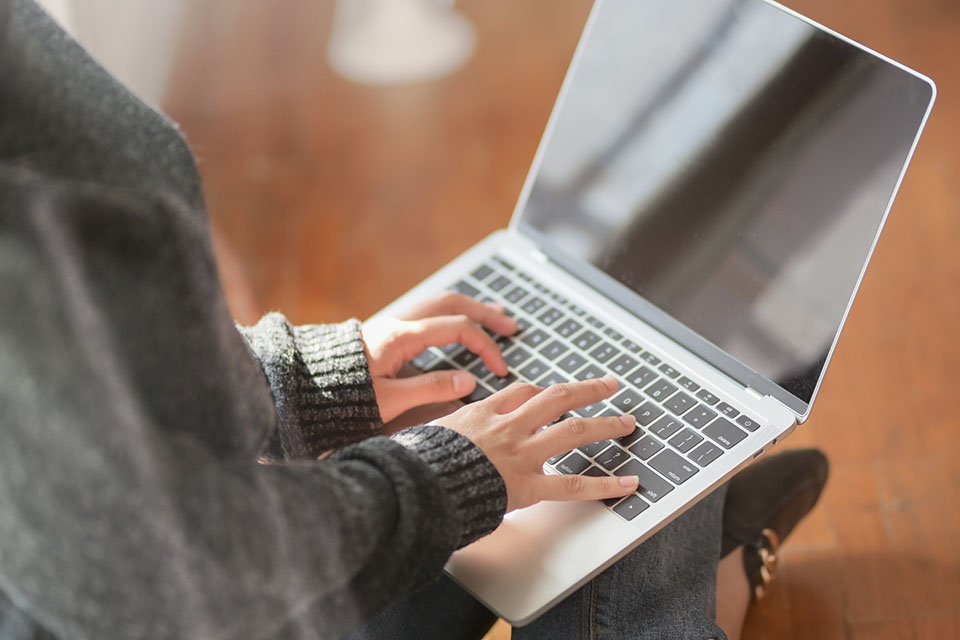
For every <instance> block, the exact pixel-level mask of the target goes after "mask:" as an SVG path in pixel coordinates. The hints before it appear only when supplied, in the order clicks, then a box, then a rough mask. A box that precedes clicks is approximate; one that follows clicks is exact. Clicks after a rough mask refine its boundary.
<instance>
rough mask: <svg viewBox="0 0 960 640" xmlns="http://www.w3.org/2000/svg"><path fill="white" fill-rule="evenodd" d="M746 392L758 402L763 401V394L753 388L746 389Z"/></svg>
mask: <svg viewBox="0 0 960 640" xmlns="http://www.w3.org/2000/svg"><path fill="white" fill-rule="evenodd" d="M744 391H746V392H747V393H749V394H750V395H751V396H753V397H754V398H756V399H757V400H763V394H761V393H760V392H759V391H757V390H756V389H754V388H753V387H745V388H744Z"/></svg>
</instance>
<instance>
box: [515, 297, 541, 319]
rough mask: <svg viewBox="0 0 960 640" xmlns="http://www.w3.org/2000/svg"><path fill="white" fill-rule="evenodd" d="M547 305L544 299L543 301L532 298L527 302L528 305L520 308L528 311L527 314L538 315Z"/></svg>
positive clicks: (525, 304)
mask: <svg viewBox="0 0 960 640" xmlns="http://www.w3.org/2000/svg"><path fill="white" fill-rule="evenodd" d="M545 304H547V303H546V302H544V301H543V299H541V298H530V299H529V300H527V301H526V303H524V305H523V306H522V307H520V308H521V309H523V310H524V311H526V312H527V313H529V314H531V315H533V314H534V313H536V312H537V311H540V309H541V308H542V307H543V306H544V305H545Z"/></svg>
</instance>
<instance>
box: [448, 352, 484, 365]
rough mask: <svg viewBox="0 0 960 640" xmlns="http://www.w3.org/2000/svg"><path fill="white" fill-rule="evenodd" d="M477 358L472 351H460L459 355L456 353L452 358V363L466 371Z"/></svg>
mask: <svg viewBox="0 0 960 640" xmlns="http://www.w3.org/2000/svg"><path fill="white" fill-rule="evenodd" d="M479 357H480V356H478V355H477V354H475V353H474V352H473V351H469V350H467V349H464V350H463V351H461V352H460V353H458V354H457V355H455V356H454V357H453V361H454V362H456V363H457V364H458V365H460V366H461V367H463V368H464V369H466V368H467V367H469V366H470V365H471V364H473V363H474V361H475V360H476V359H477V358H479Z"/></svg>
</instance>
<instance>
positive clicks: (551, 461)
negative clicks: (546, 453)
mask: <svg viewBox="0 0 960 640" xmlns="http://www.w3.org/2000/svg"><path fill="white" fill-rule="evenodd" d="M569 453H570V452H569V451H567V452H566V453H561V454H560V455H558V456H553V457H552V458H547V464H557V463H558V462H560V461H561V460H563V457H564V456H566V455H567V454H569Z"/></svg>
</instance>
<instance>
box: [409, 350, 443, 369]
mask: <svg viewBox="0 0 960 640" xmlns="http://www.w3.org/2000/svg"><path fill="white" fill-rule="evenodd" d="M437 358H438V356H437V354H436V353H434V352H433V351H431V350H430V349H427V350H426V351H424V352H423V353H421V354H420V355H418V356H417V357H416V358H414V359H413V360H411V361H410V364H412V365H413V366H415V367H416V368H417V369H420V370H423V369H426V368H427V366H428V365H429V364H430V363H431V362H433V361H434V360H436V359H437Z"/></svg>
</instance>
